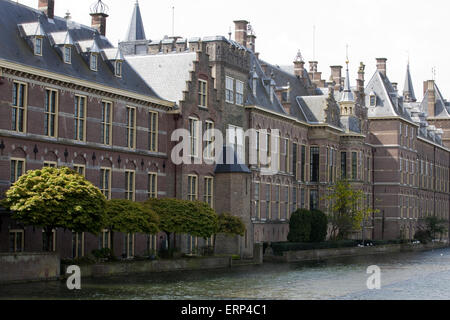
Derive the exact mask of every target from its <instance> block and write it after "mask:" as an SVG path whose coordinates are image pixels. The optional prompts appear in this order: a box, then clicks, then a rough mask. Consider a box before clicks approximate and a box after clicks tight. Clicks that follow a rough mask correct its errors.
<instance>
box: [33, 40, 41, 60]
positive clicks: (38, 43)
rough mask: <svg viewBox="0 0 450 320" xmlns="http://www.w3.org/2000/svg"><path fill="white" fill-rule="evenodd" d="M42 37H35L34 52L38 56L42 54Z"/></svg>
mask: <svg viewBox="0 0 450 320" xmlns="http://www.w3.org/2000/svg"><path fill="white" fill-rule="evenodd" d="M42 40H43V38H42V37H36V38H35V39H34V54H35V55H36V56H42Z"/></svg>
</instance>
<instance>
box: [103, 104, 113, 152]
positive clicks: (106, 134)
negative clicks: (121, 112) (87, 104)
mask: <svg viewBox="0 0 450 320" xmlns="http://www.w3.org/2000/svg"><path fill="white" fill-rule="evenodd" d="M111 136H112V103H111V102H109V101H102V137H101V139H102V143H103V144H105V145H107V146H109V145H111Z"/></svg>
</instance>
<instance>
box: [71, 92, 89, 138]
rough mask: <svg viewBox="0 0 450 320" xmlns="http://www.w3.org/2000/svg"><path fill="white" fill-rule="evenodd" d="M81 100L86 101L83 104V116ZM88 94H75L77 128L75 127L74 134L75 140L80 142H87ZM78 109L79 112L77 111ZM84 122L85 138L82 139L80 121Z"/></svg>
mask: <svg viewBox="0 0 450 320" xmlns="http://www.w3.org/2000/svg"><path fill="white" fill-rule="evenodd" d="M81 101H84V104H83V116H81V113H80V110H81ZM87 101H88V99H87V96H83V95H78V94H76V95H75V112H74V121H75V128H74V134H75V139H74V140H75V141H80V142H86V126H87V124H86V122H87ZM77 110H78V113H77ZM81 122H82V124H83V126H82V128H83V138H82V139H80V128H81V126H80V123H81Z"/></svg>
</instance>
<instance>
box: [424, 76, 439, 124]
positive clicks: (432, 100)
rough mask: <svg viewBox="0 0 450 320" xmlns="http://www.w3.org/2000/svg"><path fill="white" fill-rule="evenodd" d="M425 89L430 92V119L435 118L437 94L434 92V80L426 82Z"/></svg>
mask: <svg viewBox="0 0 450 320" xmlns="http://www.w3.org/2000/svg"><path fill="white" fill-rule="evenodd" d="M424 89H426V91H428V117H434V116H435V105H436V92H435V90H434V80H428V81H425V83H424Z"/></svg>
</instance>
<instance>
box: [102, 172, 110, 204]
mask: <svg viewBox="0 0 450 320" xmlns="http://www.w3.org/2000/svg"><path fill="white" fill-rule="evenodd" d="M100 191H101V192H102V193H103V195H104V196H105V197H106V199H108V200H109V199H111V169H109V168H101V169H100Z"/></svg>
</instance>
